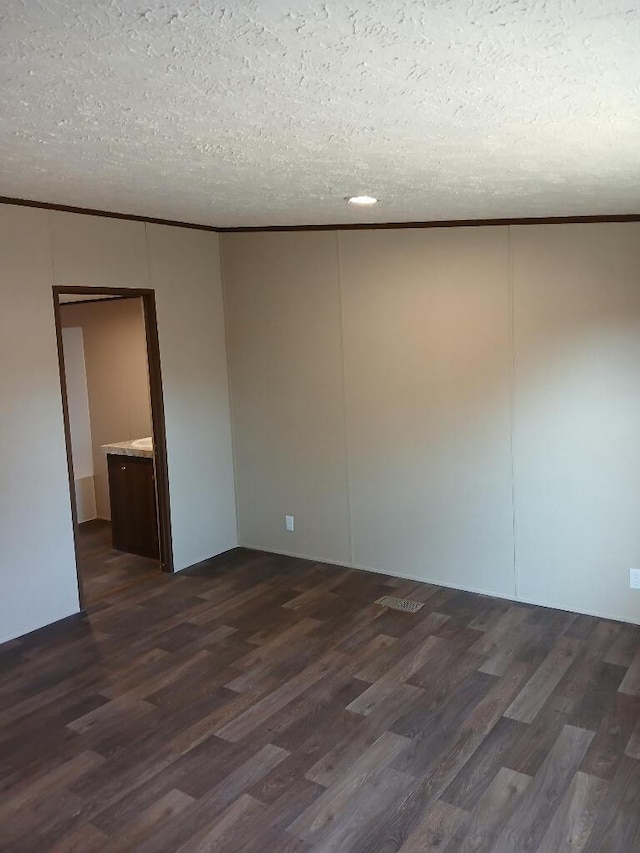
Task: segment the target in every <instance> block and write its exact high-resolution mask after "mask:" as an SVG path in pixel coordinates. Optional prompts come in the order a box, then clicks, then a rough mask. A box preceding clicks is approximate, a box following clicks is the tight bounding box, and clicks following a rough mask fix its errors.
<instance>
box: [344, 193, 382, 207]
mask: <svg viewBox="0 0 640 853" xmlns="http://www.w3.org/2000/svg"><path fill="white" fill-rule="evenodd" d="M347 201H348V202H349V204H359V205H365V206H366V205H368V204H377V203H378V199H377V198H374V197H373V196H372V195H352V196H349V197H348V198H347Z"/></svg>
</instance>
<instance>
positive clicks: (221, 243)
mask: <svg viewBox="0 0 640 853" xmlns="http://www.w3.org/2000/svg"><path fill="white" fill-rule="evenodd" d="M224 243H225V239H224V237H222V236H219V237H218V263H219V264H220V290H221V292H222V321H223V325H224V353H225V359H226V369H227V393H228V395H229V425H230V428H231V460H232V468H233V505H234V509H235V514H236V542H237V543H238V544H239V543H240V500H239V492H238V459H237V442H236V429H235V417H234V408H233V388H232V380H231V352H230V341H231V332H230V327H229V311H228V303H229V300H228V298H227V284H226V277H225V270H224Z"/></svg>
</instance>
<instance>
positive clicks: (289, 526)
mask: <svg viewBox="0 0 640 853" xmlns="http://www.w3.org/2000/svg"><path fill="white" fill-rule="evenodd" d="M284 526H285V530H288V531H289V533H293V528H294V526H295V520H294V518H293V516H292V515H285V517H284ZM638 572H639V573H640V569H639V570H638ZM638 588H639V589H640V585H639V587H638Z"/></svg>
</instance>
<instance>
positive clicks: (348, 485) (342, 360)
mask: <svg viewBox="0 0 640 853" xmlns="http://www.w3.org/2000/svg"><path fill="white" fill-rule="evenodd" d="M336 262H337V274H338V306H339V311H340V366H341V374H342V375H341V379H342V423H343V433H344V467H345V481H346V488H347V535H348V545H349V561H350V562H351V563H353V525H352V518H353V513H352V506H351V473H350V469H349V418H348V416H347V362H346V354H345V332H344V299H343V275H342V251H341V245H340V231H336Z"/></svg>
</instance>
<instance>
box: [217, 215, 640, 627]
mask: <svg viewBox="0 0 640 853" xmlns="http://www.w3.org/2000/svg"><path fill="white" fill-rule="evenodd" d="M222 249H223V271H224V282H225V299H226V304H227V323H228V341H229V366H230V375H231V388H232V412H233V428H234V437H235V452H236V481H237V489H238V507H239V524H240V539H241V542H243V543H246V544H250V545H252V546H255V547H262V548H266V549H270V550H275V551H286V552H291V553H296V554H300V555H303V556H312V557H320V558H325V559H327V560H335V561H337V562H346V563H350V564H353V565H356V566H361V567H366V568H370V569H373V570H378V571H385V572H390V573H394V574H398V575H402V576H407V577H415V578H420V579H423V580H428V581H435V582H437V583H442V584H446V585H451V586H454V587H459V588H465V589H472V590H479V591H482V592H487V593H494V594H497V595H503V596H506V597H510V598H521V599H523V600H527V601H538V602H542V603H546V604H550V605H552V606H557V607H565V608H568V609H575V610H579V611H584V612H592V613H597V614H602V615H607V616H612V617H614V618H621V619H628V620H630V621H638V622H640V593H637V592H633V591H630V589H629V571H628V570H629V568H630V567H635V566H639V565H640V534H639V533H638V531H639V530H640V526H639V525H638V523H637V519H638V518H639V517H640V382H638V373H639V370H638V367H639V366H640V272H639V271H640V224H638V223H632V224H596V225H571V226H516V227H491V228H490V227H487V228H460V229H425V230H419V229H415V230H411V229H404V230H392V231H360V232H359V231H349V232H302V233H270V234H267V233H262V234H227V235H224V236H223V238H222ZM285 513H288V514H292V515H295V517H296V531H295V533H294V534H288V533H285V532H284V514H285ZM514 523H515V524H514ZM345 553H346V554H348V559H345V557H344V556H343V555H344V554H345Z"/></svg>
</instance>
